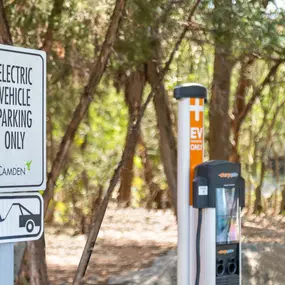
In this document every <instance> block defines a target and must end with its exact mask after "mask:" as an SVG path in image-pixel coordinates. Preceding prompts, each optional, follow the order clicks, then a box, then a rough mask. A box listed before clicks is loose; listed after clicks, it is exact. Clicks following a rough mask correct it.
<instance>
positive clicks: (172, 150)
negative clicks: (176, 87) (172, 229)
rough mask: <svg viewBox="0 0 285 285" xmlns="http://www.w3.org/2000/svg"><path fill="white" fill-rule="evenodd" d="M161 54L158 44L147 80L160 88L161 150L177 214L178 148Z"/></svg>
mask: <svg viewBox="0 0 285 285" xmlns="http://www.w3.org/2000/svg"><path fill="white" fill-rule="evenodd" d="M161 53H162V51H161V46H160V45H159V44H158V45H157V46H156V48H155V52H154V56H153V59H152V60H151V61H149V62H148V64H147V78H148V81H149V83H150V85H151V87H152V89H154V87H155V86H159V89H157V92H156V93H155V96H154V100H153V102H154V108H155V114H156V120H157V127H158V130H159V149H160V156H161V160H162V164H163V168H164V172H165V176H166V180H167V184H168V187H169V190H170V197H171V200H172V206H173V208H174V210H175V213H176V210H177V209H176V208H177V147H176V138H175V135H174V132H173V127H174V126H173V120H172V117H171V110H170V107H169V102H168V96H167V92H166V90H165V87H164V84H163V82H162V81H160V68H161Z"/></svg>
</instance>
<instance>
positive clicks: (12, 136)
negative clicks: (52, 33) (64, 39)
mask: <svg viewBox="0 0 285 285" xmlns="http://www.w3.org/2000/svg"><path fill="white" fill-rule="evenodd" d="M45 141H46V54H45V52H43V51H38V50H31V49H23V48H16V47H10V46H4V45H0V192H15V191H35V190H45V187H46V146H45V144H46V143H45ZM0 209H1V208H0Z"/></svg>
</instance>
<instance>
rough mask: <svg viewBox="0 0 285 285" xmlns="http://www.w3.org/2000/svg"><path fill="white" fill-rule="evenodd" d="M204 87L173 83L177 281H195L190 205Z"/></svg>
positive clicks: (200, 148) (200, 147)
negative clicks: (176, 162) (175, 110)
mask: <svg viewBox="0 0 285 285" xmlns="http://www.w3.org/2000/svg"><path fill="white" fill-rule="evenodd" d="M206 96H207V89H206V88H205V87H204V86H202V85H200V84H196V83H190V84H183V85H180V86H177V87H175V89H174V97H175V98H176V99H178V167H177V175H178V177H177V184H178V186H177V192H178V193H177V215H178V264H177V284H179V285H194V284H195V276H196V251H195V248H196V230H197V209H194V208H193V191H192V181H193V179H194V168H195V166H196V165H198V164H200V163H202V162H203V157H204V101H205V99H206Z"/></svg>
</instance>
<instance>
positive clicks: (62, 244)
mask: <svg viewBox="0 0 285 285" xmlns="http://www.w3.org/2000/svg"><path fill="white" fill-rule="evenodd" d="M73 233H74V229H71V228H64V229H62V228H59V227H52V228H47V230H46V242H47V262H48V268H49V276H50V279H51V283H52V285H67V284H71V283H72V279H73V276H74V273H75V270H76V267H77V265H78V262H79V260H80V256H81V253H82V250H83V247H84V245H85V241H86V236H84V235H73ZM243 241H244V242H247V243H262V242H278V243H285V217H283V216H273V217H268V216H267V217H265V216H260V217H257V216H249V217H248V216H246V215H244V217H243ZM176 243H177V227H176V221H175V217H174V216H173V213H172V212H171V211H170V210H166V211H161V210H160V211H154V210H151V211H148V210H145V209H131V208H129V209H119V208H117V207H116V206H110V207H109V209H108V210H107V213H106V217H105V219H104V223H103V225H102V229H101V231H100V234H99V239H98V241H97V244H96V246H95V250H94V253H93V255H92V258H91V262H90V265H89V268H88V271H87V275H86V277H87V279H86V284H93V285H95V284H96V285H97V284H106V281H107V280H108V278H109V277H110V276H114V275H121V274H124V273H127V272H128V271H130V270H137V269H141V268H145V267H147V266H149V265H150V264H151V262H152V261H153V260H154V259H155V258H156V257H157V256H159V255H161V254H164V253H166V252H167V251H168V250H170V249H172V248H175V247H176Z"/></svg>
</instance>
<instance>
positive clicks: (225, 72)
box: [209, 0, 233, 160]
mask: <svg viewBox="0 0 285 285" xmlns="http://www.w3.org/2000/svg"><path fill="white" fill-rule="evenodd" d="M214 5H215V9H214V13H213V22H214V24H215V27H216V29H217V30H216V31H215V32H216V33H215V58H214V74H213V83H212V96H211V101H210V108H209V119H210V130H209V156H210V159H224V160H228V159H229V155H230V149H231V145H230V117H229V102H230V90H231V89H230V84H231V73H232V68H233V60H232V37H233V36H232V31H231V29H230V26H231V25H230V22H231V16H232V1H231V0H222V1H221V0H214ZM221 12H223V13H224V15H225V16H224V19H223V21H220V18H219V17H220V16H219V15H220V14H221ZM224 35H227V37H226V38H225V36H224Z"/></svg>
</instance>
